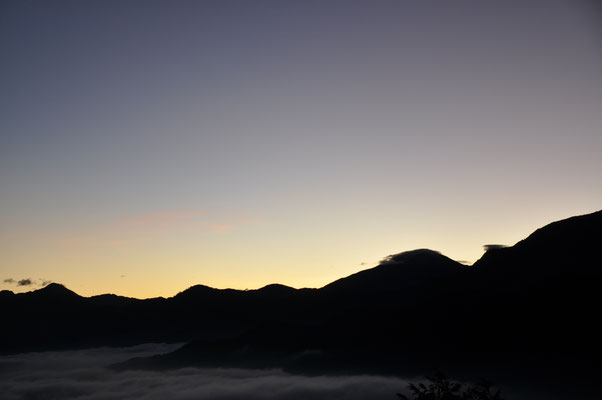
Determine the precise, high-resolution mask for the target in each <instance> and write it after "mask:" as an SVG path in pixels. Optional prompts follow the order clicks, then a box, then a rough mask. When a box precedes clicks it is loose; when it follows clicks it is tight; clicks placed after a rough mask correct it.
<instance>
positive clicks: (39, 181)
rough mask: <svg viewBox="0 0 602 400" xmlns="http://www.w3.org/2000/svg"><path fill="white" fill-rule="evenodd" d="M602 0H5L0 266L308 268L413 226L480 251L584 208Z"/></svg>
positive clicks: (362, 252)
mask: <svg viewBox="0 0 602 400" xmlns="http://www.w3.org/2000/svg"><path fill="white" fill-rule="evenodd" d="M601 15H602V14H601V13H600V7H599V6H597V5H596V2H595V1H576V0H572V1H570V0H566V1H558V0H545V1H544V0H542V1H527V0H505V1H486V0H485V1H483V0H479V1H422V0H421V1H401V0H396V1H374V0H370V1H368V0H366V1H328V0H321V1H228V0H219V1H197V2H192V1H141V2H134V1H115V2H113V1H73V2H62V1H52V2H48V1H3V2H2V3H1V5H0V51H1V53H0V54H1V57H0V149H1V150H0V221H1V223H0V271H1V273H2V274H1V276H0V279H2V280H5V279H9V278H10V279H13V280H14V282H10V281H8V282H2V283H0V285H1V286H0V288H4V289H10V290H13V291H24V290H32V289H35V288H37V287H39V286H40V285H41V283H42V282H43V281H54V282H60V283H63V284H65V285H66V286H67V287H69V288H71V289H72V290H75V291H76V292H78V293H80V294H82V295H93V294H99V293H105V292H114V293H117V294H121V295H126V296H134V297H151V296H159V295H161V296H171V295H174V294H175V293H177V292H178V291H181V290H183V289H185V288H187V287H188V286H191V285H193V284H197V283H202V284H206V285H209V286H214V287H219V288H225V287H233V288H239V289H244V288H257V287H261V286H263V285H265V284H268V283H272V282H279V283H283V284H287V285H291V286H294V287H318V286H322V285H324V284H326V283H328V282H330V281H332V280H335V279H337V278H340V277H342V276H346V275H349V274H351V273H353V272H356V271H358V270H360V269H365V268H368V267H370V266H373V265H375V264H376V263H377V262H378V261H379V260H380V259H381V258H383V257H384V256H386V255H388V254H392V253H398V252H401V251H405V250H411V249H415V248H422V247H427V248H431V249H434V250H439V251H441V252H442V253H443V254H445V255H447V256H449V257H451V258H453V259H456V260H464V261H467V262H473V261H475V260H476V259H478V258H479V257H480V256H481V255H482V252H483V250H482V246H483V245H484V244H487V243H502V244H514V243H515V242H516V241H518V240H520V239H522V238H524V237H525V236H527V235H528V234H529V233H531V232H532V231H533V230H534V229H536V228H538V227H540V226H542V225H545V224H546V223H548V222H551V221H553V220H557V219H562V218H566V217H569V216H572V215H577V214H584V213H589V212H593V211H596V210H598V209H600V208H602V179H601V178H602V19H601ZM24 278H29V279H31V280H32V282H33V284H32V285H29V286H17V283H16V282H17V281H18V280H21V279H24Z"/></svg>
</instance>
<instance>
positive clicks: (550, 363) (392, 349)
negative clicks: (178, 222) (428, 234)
mask: <svg viewBox="0 0 602 400" xmlns="http://www.w3.org/2000/svg"><path fill="white" fill-rule="evenodd" d="M600 239H602V212H597V213H593V214H589V215H585V216H580V217H574V218H570V219H567V220H563V221H559V222H555V223H553V224H550V225H548V226H546V227H544V228H541V229H539V230H537V231H536V232H534V233H533V234H532V235H530V236H529V237H528V238H526V239H525V240H522V241H521V242H519V243H517V244H516V245H515V246H512V247H508V248H503V249H493V250H490V251H488V252H487V253H486V254H485V255H484V256H483V257H482V258H481V259H480V260H479V261H477V262H476V263H475V264H474V265H473V266H470V267H468V266H464V265H462V264H459V263H457V262H455V261H453V260H450V259H449V258H447V257H445V256H443V255H441V254H439V253H437V252H434V251H430V250H415V251H411V252H406V253H401V254H397V255H394V256H391V257H388V258H387V259H385V260H384V261H383V262H382V263H381V264H380V265H379V266H377V267H375V268H372V269H369V270H366V271H361V272H358V273H357V274H354V275H351V276H349V277H347V278H343V279H340V280H338V281H335V282H333V283H331V284H329V285H327V286H325V287H323V288H321V289H301V290H297V289H293V288H289V287H286V286H282V285H270V286H267V287H265V288H262V289H259V290H251V291H236V290H217V289H213V288H209V287H206V286H201V285H198V286H194V287H191V288H190V289H188V290H186V291H184V292H182V293H180V294H178V295H177V296H175V297H172V298H169V299H163V298H157V299H148V300H137V299H129V298H124V297H118V296H113V295H103V296H96V297H91V298H84V297H80V296H78V295H76V294H75V293H73V292H71V291H69V290H68V289H66V288H64V287H62V286H60V285H51V286H49V287H47V288H45V289H42V290H39V291H36V292H30V293H25V294H18V295H15V294H12V293H11V292H2V293H1V294H0V306H2V310H3V312H4V314H5V317H7V318H8V320H10V321H12V323H11V324H10V325H9V327H7V328H5V329H4V330H3V331H2V340H1V343H0V345H1V347H0V349H1V351H2V352H5V353H7V352H16V351H25V350H45V349H51V348H69V347H83V346H96V345H125V344H135V343H142V342H148V341H168V342H170V341H171V342H174V341H187V342H189V343H188V344H187V345H186V346H184V347H183V348H181V349H179V350H178V351H176V352H174V353H171V354H168V355H164V356H157V357H153V358H150V359H137V360H131V361H129V362H127V363H125V364H122V365H121V366H120V368H172V367H181V366H187V365H196V366H222V367H255V368H266V367H283V368H285V369H288V370H290V371H295V372H303V373H324V372H335V373H343V372H361V373H420V372H422V371H428V370H432V369H433V368H441V369H443V370H446V371H455V372H457V373H460V374H461V373H462V371H469V372H470V371H472V372H474V371H475V370H478V371H480V372H479V374H480V375H481V374H482V375H485V376H490V377H492V376H504V375H512V376H513V377H514V378H515V379H517V377H521V376H523V377H525V379H529V380H537V379H541V380H547V379H550V378H551V377H554V379H557V380H559V379H564V380H566V381H567V382H572V383H571V384H574V382H577V381H579V380H584V381H585V382H586V383H587V381H588V379H590V380H592V381H593V382H595V381H596V379H597V378H595V376H597V375H596V374H597V371H599V367H598V362H599V361H598V360H599V357H600V355H601V352H600V343H599V340H600V339H599V338H600V337H602V331H601V329H600V327H599V326H598V324H597V322H598V314H599V304H600V294H599V293H600V289H599V287H600V283H601V282H602V279H601V278H602V273H601V271H602V269H601V267H602V263H601V262H600V257H599V250H598V249H599V248H600V245H599V243H600Z"/></svg>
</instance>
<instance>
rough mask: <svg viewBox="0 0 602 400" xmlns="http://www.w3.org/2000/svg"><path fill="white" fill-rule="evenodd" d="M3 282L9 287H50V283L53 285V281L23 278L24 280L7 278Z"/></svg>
mask: <svg viewBox="0 0 602 400" xmlns="http://www.w3.org/2000/svg"><path fill="white" fill-rule="evenodd" d="M2 282H4V283H7V284H9V285H17V286H39V287H44V286H48V285H49V284H50V283H52V281H49V280H46V279H31V278H23V279H13V278H6V279H4V280H3V281H2Z"/></svg>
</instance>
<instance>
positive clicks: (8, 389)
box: [0, 345, 407, 400]
mask: <svg viewBox="0 0 602 400" xmlns="http://www.w3.org/2000/svg"><path fill="white" fill-rule="evenodd" d="M176 347H177V346H175V345H143V346H135V347H131V348H122V349H107V348H102V349H91V350H80V351H63V352H45V353H28V354H18V355H14V356H4V357H0V393H2V398H3V399H6V400H17V399H19V400H21V399H42V398H43V399H47V400H53V399H57V400H58V399H75V398H77V399H80V400H101V399H102V400H108V399H134V400H155V399H157V400H159V399H161V400H163V399H175V400H193V399H194V400H233V399H245V400H268V399H271V400H276V399H279V400H280V399H282V400H284V399H287V400H288V399H306V400H318V399H321V400H322V399H329V400H331V399H335V400H336V399H341V400H342V399H346V400H364V399H393V398H395V393H396V392H399V391H400V390H403V389H404V388H405V387H406V386H407V382H405V381H403V380H401V379H399V378H391V377H379V376H342V377H341V376H339V377H324V376H319V377H304V376H298V375H291V374H287V373H285V372H282V371H280V370H244V369H199V368H185V369H179V370H174V371H167V372H149V371H125V372H116V371H112V370H109V369H107V368H105V366H107V365H110V364H112V363H116V362H119V361H124V360H126V359H129V358H132V357H139V356H146V355H150V354H154V353H163V352H168V351H171V350H173V349H175V348H176Z"/></svg>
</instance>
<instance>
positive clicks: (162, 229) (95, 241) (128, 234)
mask: <svg viewBox="0 0 602 400" xmlns="http://www.w3.org/2000/svg"><path fill="white" fill-rule="evenodd" d="M258 223H261V220H260V219H259V218H256V217H252V216H249V215H247V214H244V213H240V212H227V211H226V212H223V211H222V212H217V211H207V210H192V211H189V210H184V211H183V210H159V211H154V212H149V213H144V214H138V215H132V216H130V217H125V218H121V219H116V220H115V221H114V222H112V223H108V224H106V225H102V226H98V227H91V228H90V229H88V230H87V231H85V232H76V233H73V234H67V235H65V234H64V235H61V236H60V237H58V238H56V239H55V242H57V243H59V244H61V245H63V246H75V247H80V246H103V247H123V246H129V245H134V244H137V243H141V242H147V241H151V240H154V239H158V238H161V237H162V236H166V235H169V234H174V233H205V234H215V235H219V234H226V233H228V232H231V231H234V230H236V229H238V228H241V227H244V226H248V225H254V224H258Z"/></svg>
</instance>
